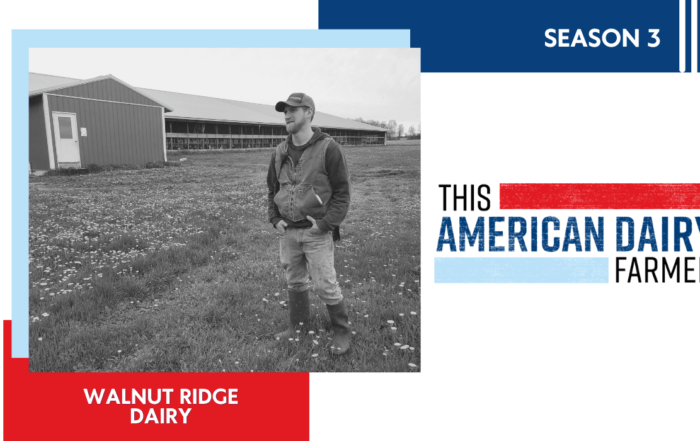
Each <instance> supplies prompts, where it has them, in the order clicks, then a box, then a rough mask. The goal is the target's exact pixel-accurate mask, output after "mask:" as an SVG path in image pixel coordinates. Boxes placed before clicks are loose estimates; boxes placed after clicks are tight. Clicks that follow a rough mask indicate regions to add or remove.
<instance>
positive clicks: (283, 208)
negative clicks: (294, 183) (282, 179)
mask: <svg viewBox="0 0 700 441" xmlns="http://www.w3.org/2000/svg"><path fill="white" fill-rule="evenodd" d="M274 201H275V204H277V209H278V210H279V212H280V214H281V215H282V216H284V217H286V218H287V219H291V213H289V192H288V191H287V186H285V185H281V186H280V191H278V192H277V194H276V195H275V199H274Z"/></svg>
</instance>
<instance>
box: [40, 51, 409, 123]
mask: <svg viewBox="0 0 700 441" xmlns="http://www.w3.org/2000/svg"><path fill="white" fill-rule="evenodd" d="M29 71H30V72H35V73H42V74H48V75H57V76H61V77H70V78H77V79H81V80H82V79H88V78H93V77H97V76H100V75H107V74H112V75H114V76H115V77H117V78H119V79H120V80H122V81H125V82H126V83H128V84H130V85H132V86H134V87H143V88H148V89H159V90H167V91H171V92H181V93H190V94H194V95H203V96H210V97H217V98H227V99H232V100H239V101H248V102H252V103H261V104H274V103H276V102H277V101H280V100H285V99H287V97H288V96H289V94H291V93H293V92H304V93H306V94H308V95H310V96H311V97H313V99H314V101H315V103H316V108H317V110H318V111H320V112H325V113H330V114H332V115H336V116H340V117H344V118H357V117H362V118H364V119H375V120H379V121H389V120H391V119H393V120H396V122H397V124H404V126H405V128H406V130H408V127H409V126H411V125H413V126H414V127H415V128H416V129H418V124H419V123H420V50H419V49H30V51H29Z"/></svg>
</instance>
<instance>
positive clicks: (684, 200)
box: [500, 184, 700, 210]
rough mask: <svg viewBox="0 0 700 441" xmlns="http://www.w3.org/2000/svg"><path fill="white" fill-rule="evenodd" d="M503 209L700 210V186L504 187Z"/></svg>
mask: <svg viewBox="0 0 700 441" xmlns="http://www.w3.org/2000/svg"><path fill="white" fill-rule="evenodd" d="M500 191H501V196H500V207H501V210H544V209H549V210H565V209H568V210H697V209H700V184H501V187H500Z"/></svg>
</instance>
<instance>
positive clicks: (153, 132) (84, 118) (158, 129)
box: [48, 95, 163, 167]
mask: <svg viewBox="0 0 700 441" xmlns="http://www.w3.org/2000/svg"><path fill="white" fill-rule="evenodd" d="M48 98H49V113H51V112H54V111H57V112H72V113H75V114H76V120H77V124H78V136H79V144H80V161H81V163H82V165H83V167H84V166H86V165H88V164H97V165H118V164H134V165H140V164H145V163H147V162H153V161H162V160H163V125H162V124H163V123H162V111H161V108H160V107H144V106H134V105H130V104H119V103H107V102H103V101H92V100H83V99H76V98H71V97H63V96H53V95H49V96H48ZM51 125H52V128H51V131H52V136H53V132H54V128H53V121H52V124H51ZM81 127H85V128H87V135H88V136H87V137H82V136H80V128H81ZM52 139H53V138H52Z"/></svg>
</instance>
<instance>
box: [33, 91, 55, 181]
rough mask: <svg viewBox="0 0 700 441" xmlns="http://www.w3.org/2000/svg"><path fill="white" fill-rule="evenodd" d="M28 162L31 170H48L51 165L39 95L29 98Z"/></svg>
mask: <svg viewBox="0 0 700 441" xmlns="http://www.w3.org/2000/svg"><path fill="white" fill-rule="evenodd" d="M29 162H30V163H31V165H32V170H48V169H49V168H50V167H51V166H50V164H49V145H48V144H47V142H46V122H45V121H44V102H43V101H42V97H41V95H39V96H35V97H32V98H30V99H29Z"/></svg>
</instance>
